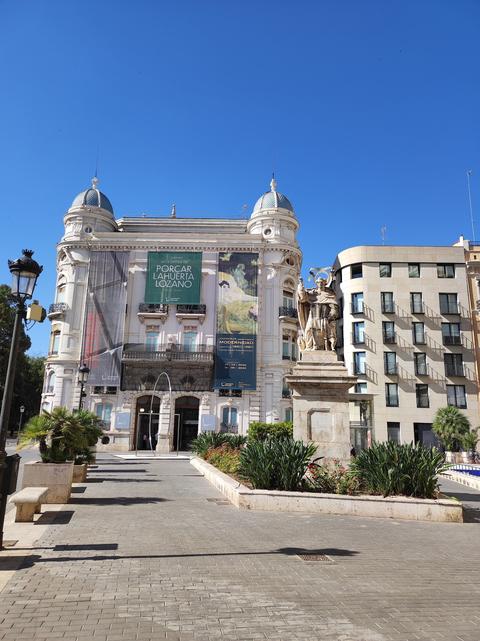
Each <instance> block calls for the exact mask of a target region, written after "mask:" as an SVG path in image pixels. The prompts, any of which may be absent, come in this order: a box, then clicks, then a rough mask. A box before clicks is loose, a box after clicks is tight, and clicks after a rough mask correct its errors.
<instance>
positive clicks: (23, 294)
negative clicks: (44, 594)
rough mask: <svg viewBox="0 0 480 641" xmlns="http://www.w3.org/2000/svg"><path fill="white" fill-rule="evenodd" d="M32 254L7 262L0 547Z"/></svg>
mask: <svg viewBox="0 0 480 641" xmlns="http://www.w3.org/2000/svg"><path fill="white" fill-rule="evenodd" d="M32 255H33V251H31V250H30V249H24V250H23V255H22V257H21V258H18V259H17V260H9V261H8V268H9V270H10V273H11V274H12V287H11V290H12V297H13V299H14V300H15V303H16V306H17V308H16V311H15V322H14V324H13V333H12V339H11V342H10V355H9V357H8V366H7V376H6V378H5V386H4V388H3V399H2V409H1V413H0V492H1V499H0V549H1V548H2V547H3V522H4V520H5V508H6V504H7V492H8V480H9V479H8V475H7V474H6V469H7V453H6V451H5V447H6V442H7V432H8V422H9V419H10V410H11V407H12V396H13V384H14V380H15V369H16V366H17V353H18V340H19V338H20V331H21V328H22V323H23V320H24V318H25V312H26V307H25V302H26V301H27V300H29V299H31V298H32V296H33V292H34V289H35V285H36V284H37V278H38V277H39V275H40V274H41V273H42V270H43V267H41V266H40V265H39V264H38V263H37V261H36V260H33V258H32Z"/></svg>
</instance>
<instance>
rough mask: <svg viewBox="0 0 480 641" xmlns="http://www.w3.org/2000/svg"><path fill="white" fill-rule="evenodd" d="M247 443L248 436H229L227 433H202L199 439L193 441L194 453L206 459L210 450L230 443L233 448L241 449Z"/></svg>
mask: <svg viewBox="0 0 480 641" xmlns="http://www.w3.org/2000/svg"><path fill="white" fill-rule="evenodd" d="M246 441H247V438H246V436H241V435H240V434H229V433H227V432H202V433H201V434H199V435H198V436H197V438H196V439H195V440H194V441H192V451H193V452H194V453H195V454H197V455H198V456H200V457H201V458H205V455H206V453H207V452H208V450H210V449H212V448H215V447H220V445H223V444H224V443H228V444H229V445H230V446H231V447H232V448H239V447H241V446H242V445H244V444H245V443H246Z"/></svg>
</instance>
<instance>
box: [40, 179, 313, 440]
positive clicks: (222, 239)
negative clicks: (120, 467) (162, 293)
mask: <svg viewBox="0 0 480 641" xmlns="http://www.w3.org/2000/svg"><path fill="white" fill-rule="evenodd" d="M97 182H98V181H97V180H96V179H94V180H93V181H92V187H91V188H90V189H87V190H86V191H83V192H81V193H80V194H79V195H78V196H77V197H76V198H75V200H74V201H73V203H72V205H71V207H70V208H69V209H68V211H67V213H66V214H65V217H64V224H65V233H64V235H63V237H62V239H61V240H60V242H59V243H58V246H57V287H56V296H55V303H53V304H52V305H51V306H50V309H49V313H48V316H49V319H50V320H51V323H52V335H51V343H50V349H49V355H48V358H47V362H46V373H45V387H44V394H43V399H42V408H43V409H46V410H48V409H51V408H53V407H55V406H65V407H68V408H76V407H78V405H79V402H80V387H79V384H78V369H79V366H80V365H81V364H82V363H83V362H86V364H87V365H88V366H89V367H91V369H92V372H91V374H90V378H89V381H90V382H87V385H86V388H85V391H86V396H85V398H84V399H83V407H85V408H87V409H90V410H92V411H93V412H95V413H97V415H99V416H101V417H102V419H103V420H104V422H105V425H106V427H107V429H108V433H109V436H110V443H109V445H108V448H111V449H116V450H129V449H135V448H136V447H138V448H148V447H149V433H150V432H151V433H152V434H153V437H152V440H153V445H154V446H156V447H157V449H158V450H160V451H169V450H173V449H176V447H177V445H179V447H180V449H183V448H185V447H187V446H188V443H189V441H190V440H191V439H192V438H193V437H194V436H195V435H196V434H197V432H198V431H199V430H200V429H216V430H221V429H228V430H232V431H237V430H238V432H239V433H243V434H245V433H246V431H247V428H248V425H249V423H250V422H251V421H254V420H264V421H272V422H273V421H281V420H286V419H288V420H290V419H291V400H290V398H289V393H288V391H287V390H286V386H285V383H284V376H285V375H286V373H288V372H289V371H290V368H291V366H292V364H293V361H295V360H296V338H297V317H296V310H295V303H294V292H295V288H296V283H297V281H298V277H299V274H300V267H301V260H302V254H301V251H300V249H299V247H298V243H297V241H296V232H297V230H298V227H299V225H298V221H297V219H296V217H295V214H294V211H293V207H292V205H291V203H290V201H289V200H288V199H287V198H286V197H285V196H283V195H282V194H280V193H279V192H277V190H276V182H275V180H272V183H271V190H270V191H268V192H266V193H265V194H263V195H262V196H261V197H260V198H259V199H258V201H257V203H256V204H255V206H254V209H253V212H252V214H251V216H250V218H249V219H245V220H239V219H223V218H222V219H220V218H181V217H179V218H177V217H176V215H175V209H173V210H172V214H171V216H170V217H149V216H146V217H128V216H126V217H123V218H119V219H115V216H114V212H113V208H112V205H111V203H110V201H109V200H108V198H107V197H106V196H105V195H104V194H102V193H101V192H100V191H99V190H98V186H97ZM149 252H179V253H187V254H188V253H190V252H193V253H195V252H201V293H200V302H198V303H196V304H177V305H175V304H173V305H172V304H169V305H165V304H152V303H151V302H145V293H146V286H145V285H146V279H147V261H148V256H149ZM242 253H245V255H246V256H247V255H248V254H250V255H252V254H253V255H257V254H258V260H257V259H256V260H255V261H254V263H255V264H256V265H257V268H258V271H257V273H258V280H257V295H258V306H257V305H256V304H252V305H251V306H250V308H249V310H248V313H249V315H250V319H251V321H252V327H253V326H255V328H256V357H255V368H254V369H255V372H254V375H253V379H256V382H254V384H253V387H254V389H248V386H247V387H246V388H244V389H237V388H236V387H235V383H230V384H228V385H227V386H226V387H225V388H222V389H218V388H216V387H215V386H214V370H215V368H216V361H217V359H218V356H217V326H218V322H219V321H218V313H217V309H218V306H219V297H220V298H221V293H219V286H220V288H221V286H223V287H224V289H225V290H226V291H227V290H230V291H231V288H230V285H232V287H233V286H234V288H235V289H238V287H237V283H240V284H242V280H243V276H242V273H241V269H243V270H244V269H245V267H244V266H240V267H241V269H240V272H238V271H237V274H236V276H235V277H232V278H230V280H229V281H228V279H227V281H228V282H227V281H223V285H222V282H220V283H219V269H218V265H219V256H227V257H229V256H230V255H231V254H233V255H237V254H238V255H240V254H242ZM99 257H100V258H102V257H105V262H103V263H102V261H101V260H100V259H99ZM102 259H103V258H102ZM122 261H123V262H122ZM119 263H122V264H124V266H125V269H124V270H123V268H122V267H119V270H120V271H119V272H118V273H121V274H124V276H122V277H120V279H118V278H117V281H116V282H117V284H116V287H117V288H116V289H111V290H109V289H105V290H104V291H103V294H102V292H100V293H99V291H96V290H100V289H101V287H99V283H101V284H102V285H103V283H102V282H101V281H99V280H98V277H97V281H96V282H95V281H94V279H92V269H93V266H94V265H95V270H96V271H97V272H98V273H100V275H101V270H102V269H105V270H107V267H106V265H107V264H108V265H110V267H112V266H113V267H112V269H116V268H117V267H118V264H119ZM252 264H253V263H252ZM247 267H248V266H247ZM122 270H123V271H122ZM108 279H109V276H108V274H107V271H105V275H104V281H105V283H106V281H108ZM235 279H236V280H235ZM107 285H108V283H107ZM112 292H116V293H113V294H112ZM102 296H103V298H102ZM246 298H248V297H246ZM250 298H251V299H252V300H253V297H252V296H250ZM119 306H120V307H119ZM228 320H229V321H231V318H230V317H229V319H228ZM115 332H117V334H118V332H120V334H118V336H120V338H119V340H117V341H116V342H115V339H114V337H113V335H114V334H115ZM110 334H111V335H110ZM109 340H111V342H110V343H109V342H108V341H109ZM102 341H106V343H105V344H106V345H107V348H108V349H105V344H104V343H102ZM102 344H103V351H102ZM99 345H100V347H99V348H98V349H97V347H98V346H99ZM100 352H102V353H100ZM112 355H113V356H112ZM111 357H112V358H114V359H118V376H117V378H115V376H113V377H110V376H103V375H102V376H103V377H102V380H101V381H100V382H102V381H105V383H106V384H99V380H98V372H97V379H96V380H95V381H93V382H92V374H93V373H94V372H93V369H94V368H95V367H96V366H98V363H99V360H98V359H100V360H101V359H103V358H104V359H106V361H105V362H107V361H108V363H110V364H111V363H113V361H112V358H111ZM92 363H93V366H92ZM95 363H97V365H95ZM114 365H115V363H114ZM97 369H98V367H97ZM247 369H248V367H247ZM102 371H103V370H102ZM161 372H166V373H167V374H168V375H169V378H170V380H171V383H172V395H171V402H170V393H169V391H168V385H167V377H166V376H163V375H162V376H160V377H159V374H160V373H161ZM93 378H95V376H94V377H93ZM155 385H156V387H155ZM217 387H218V386H217ZM154 388H155V389H154ZM152 396H153V400H152ZM151 410H152V411H151ZM150 416H151V421H150ZM157 433H158V436H159V440H158V444H157Z"/></svg>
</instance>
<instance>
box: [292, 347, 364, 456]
mask: <svg viewBox="0 0 480 641" xmlns="http://www.w3.org/2000/svg"><path fill="white" fill-rule="evenodd" d="M285 380H286V382H287V383H288V385H289V387H290V388H291V389H292V401H293V436H294V438H295V439H297V440H302V441H304V442H309V441H312V442H313V443H315V445H316V446H317V453H316V456H323V457H324V461H322V462H324V463H329V462H331V461H332V459H337V460H339V461H340V463H342V464H344V465H345V464H347V463H348V462H349V461H350V450H351V445H350V415H349V408H348V390H349V388H350V387H352V385H354V384H355V383H356V381H357V378H356V376H350V375H349V374H348V371H347V368H346V367H345V365H344V363H343V362H342V361H339V360H338V359H337V355H336V353H335V352H330V351H322V350H318V351H306V352H303V353H302V360H301V361H298V362H297V364H296V365H295V367H294V368H293V371H292V373H291V374H289V375H288V376H286V377H285Z"/></svg>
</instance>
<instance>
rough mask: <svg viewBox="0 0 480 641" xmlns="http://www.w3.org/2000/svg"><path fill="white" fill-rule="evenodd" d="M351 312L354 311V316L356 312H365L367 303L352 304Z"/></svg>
mask: <svg viewBox="0 0 480 641" xmlns="http://www.w3.org/2000/svg"><path fill="white" fill-rule="evenodd" d="M351 313H352V316H354V315H355V314H364V313H365V305H364V304H363V303H357V304H356V305H351Z"/></svg>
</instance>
